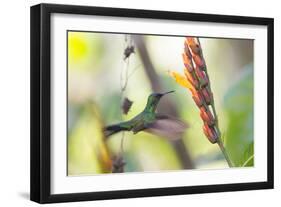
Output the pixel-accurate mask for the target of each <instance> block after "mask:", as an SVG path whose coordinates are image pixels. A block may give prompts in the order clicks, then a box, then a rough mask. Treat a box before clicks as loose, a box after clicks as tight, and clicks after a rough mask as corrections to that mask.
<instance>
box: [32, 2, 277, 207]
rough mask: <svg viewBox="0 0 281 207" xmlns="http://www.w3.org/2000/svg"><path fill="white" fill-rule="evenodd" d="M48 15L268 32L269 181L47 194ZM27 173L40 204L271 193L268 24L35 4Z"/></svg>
mask: <svg viewBox="0 0 281 207" xmlns="http://www.w3.org/2000/svg"><path fill="white" fill-rule="evenodd" d="M52 13H64V14H83V15H99V16H113V17H134V18H149V19H150V18H151V19H162V20H180V21H194V22H207V23H231V24H247V25H264V26H267V35H268V37H267V41H268V42H267V45H268V47H267V59H268V62H267V75H268V80H267V83H268V84H267V93H268V97H267V104H268V105H267V107H268V108H267V113H268V117H267V127H268V130H267V181H265V182H249V183H238V184H219V185H203V186H189V187H167V188H153V189H136V190H121V191H105V192H85V193H73V194H51V192H50V188H51V186H50V185H51V184H50V180H51V179H50V176H51V175H50V174H51V173H50V170H51V161H50V149H51V143H50V136H51V134H50V130H51V113H50V112H51V108H50V107H51V97H52V96H51V90H50V89H51V70H50V66H51V65H50V57H51V56H50V53H51V50H50V32H51V27H50V26H51V25H50V15H51V14H52ZM30 24H31V36H30V42H31V57H30V62H31V106H30V107H31V151H30V159H31V168H30V171H31V173H30V192H31V193H30V199H31V200H32V201H36V202H39V203H53V202H70V201H88V200H101V199H118V198H133V197H145V196H165V195H178V194H194V193H210V192H223V191H238V190H239V191H241V190H254V189H271V188H273V186H274V185H273V177H274V170H273V164H274V162H273V161H274V160H273V154H274V152H273V149H274V148H273V136H274V135H273V132H274V129H273V127H274V123H273V122H274V117H273V116H274V106H273V96H274V87H273V86H274V82H273V81H274V78H273V75H274V74H273V73H274V72H273V61H274V59H273V57H274V55H273V44H274V40H273V39H274V32H273V29H274V20H273V19H272V18H260V17H245V16H228V15H213V14H195V13H181V12H168V11H152V10H135V9H121V8H104V7H89V6H72V5H56V4H39V5H35V6H32V7H31V22H30Z"/></svg>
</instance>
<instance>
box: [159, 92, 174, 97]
mask: <svg viewBox="0 0 281 207" xmlns="http://www.w3.org/2000/svg"><path fill="white" fill-rule="evenodd" d="M174 92H175V91H168V92H166V93H162V96H164V95H166V94H168V93H174Z"/></svg>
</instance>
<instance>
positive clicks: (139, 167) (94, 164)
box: [68, 32, 254, 175]
mask: <svg viewBox="0 0 281 207" xmlns="http://www.w3.org/2000/svg"><path fill="white" fill-rule="evenodd" d="M184 40H185V38H184V37H170V36H149V35H139V36H138V35H134V36H130V35H125V34H106V33H94V32H93V33H91V32H68V175H91V174H97V173H107V172H111V165H112V159H113V158H114V157H116V156H122V157H123V159H124V161H125V162H126V164H125V166H124V171H125V172H142V171H162V170H181V169H218V168H226V167H228V165H227V163H226V161H225V159H224V157H223V155H222V153H221V151H220V149H219V147H218V146H217V145H216V144H211V143H210V142H209V141H208V140H207V138H206V137H205V135H204V133H203V130H202V124H203V123H202V120H201V118H200V116H199V110H198V108H197V107H196V105H195V103H194V102H193V100H192V98H191V95H190V92H189V91H188V90H187V89H185V88H182V87H180V86H179V85H177V83H176V82H175V81H174V80H173V78H171V77H170V76H169V75H168V71H169V70H175V71H178V72H180V73H183V68H184V65H183V61H182V56H181V54H182V52H183V48H184ZM200 41H201V45H202V48H203V55H204V58H205V61H206V64H207V70H208V73H209V76H210V81H211V87H212V91H213V93H214V99H215V104H216V109H217V113H218V119H219V125H220V130H221V132H222V137H223V141H224V144H225V147H226V150H227V152H228V154H229V156H230V158H231V160H232V162H233V163H234V165H235V166H236V167H243V166H253V164H254V147H253V146H254V142H253V44H254V41H253V40H240V39H218V38H200ZM130 44H133V45H134V46H135V53H133V54H131V55H130V57H129V58H128V59H126V60H124V54H123V53H124V49H125V48H126V47H127V46H128V45H130ZM141 49H145V50H144V51H145V53H146V54H147V55H148V57H147V58H149V61H150V62H151V64H152V66H153V68H152V69H153V70H154V71H153V72H155V74H156V78H157V80H156V79H155V80H151V79H149V76H148V74H147V70H148V68H147V67H146V66H147V58H146V60H144V57H142V56H141V55H140V50H141ZM144 62H146V63H144ZM145 67H146V68H145ZM149 70H150V68H149ZM126 74H127V75H128V79H127V81H128V82H127V86H126V89H125V91H124V93H123V94H121V86H122V85H124V81H125V76H126ZM154 78H155V77H154ZM155 84H158V85H157V86H155ZM159 85H160V86H159ZM153 87H154V88H155V87H156V88H157V87H158V88H160V89H161V91H156V92H165V91H168V90H175V91H176V92H175V93H173V94H170V95H167V96H166V97H165V98H163V100H161V104H162V105H161V106H160V107H159V110H162V111H161V112H163V113H168V114H169V113H170V114H173V115H174V114H177V115H178V117H179V118H180V119H182V120H184V121H186V122H187V123H188V125H189V128H188V129H187V131H186V133H185V135H184V137H183V138H182V140H181V141H180V142H178V143H173V142H169V141H167V140H166V139H164V138H161V137H157V136H155V135H151V134H148V133H145V132H140V133H138V134H136V135H133V134H132V133H131V132H126V133H125V134H124V140H123V141H124V142H123V149H121V139H122V133H118V134H116V135H113V136H112V137H111V138H110V139H109V140H107V141H105V140H104V137H103V132H102V128H103V127H104V126H105V125H109V124H113V123H117V122H120V121H124V120H128V119H130V118H132V117H134V116H135V115H136V114H138V113H140V112H141V111H142V110H143V108H144V106H145V104H146V100H147V97H148V95H149V94H150V93H152V92H153ZM124 97H128V98H129V99H130V100H131V101H133V105H132V107H131V109H130V111H129V113H128V114H127V115H124V114H123V113H122V109H121V105H122V101H123V98H124ZM164 99H165V100H164Z"/></svg>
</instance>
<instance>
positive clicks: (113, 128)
mask: <svg viewBox="0 0 281 207" xmlns="http://www.w3.org/2000/svg"><path fill="white" fill-rule="evenodd" d="M123 130H127V128H125V127H122V126H120V124H114V125H110V126H107V127H105V128H104V134H105V137H106V138H109V136H111V135H113V134H116V133H118V132H120V131H123Z"/></svg>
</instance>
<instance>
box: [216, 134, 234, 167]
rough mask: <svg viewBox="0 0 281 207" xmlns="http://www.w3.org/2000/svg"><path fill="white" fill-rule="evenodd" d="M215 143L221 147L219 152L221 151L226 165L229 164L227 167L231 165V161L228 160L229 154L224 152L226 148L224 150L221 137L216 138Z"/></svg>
mask: <svg viewBox="0 0 281 207" xmlns="http://www.w3.org/2000/svg"><path fill="white" fill-rule="evenodd" d="M217 143H218V145H219V147H220V149H221V152H222V153H223V155H224V157H225V160H226V162H227V164H228V166H229V167H233V164H232V162H231V160H230V158H229V156H228V154H227V152H226V150H225V147H224V146H223V143H222V140H221V138H219V139H218V142H217Z"/></svg>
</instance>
